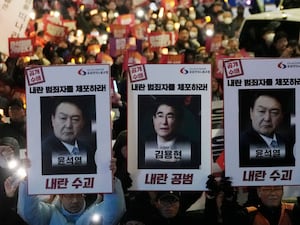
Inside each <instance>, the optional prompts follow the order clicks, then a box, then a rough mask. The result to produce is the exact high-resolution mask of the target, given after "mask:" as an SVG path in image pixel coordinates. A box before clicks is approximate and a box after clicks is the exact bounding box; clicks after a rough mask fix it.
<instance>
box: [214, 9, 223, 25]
mask: <svg viewBox="0 0 300 225" xmlns="http://www.w3.org/2000/svg"><path fill="white" fill-rule="evenodd" d="M223 14H224V11H223V10H222V11H218V12H217V13H216V17H217V20H216V21H215V23H224V16H223Z"/></svg>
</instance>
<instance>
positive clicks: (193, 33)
mask: <svg viewBox="0 0 300 225" xmlns="http://www.w3.org/2000/svg"><path fill="white" fill-rule="evenodd" d="M197 36H198V34H197V32H192V31H191V32H190V38H196V37H197Z"/></svg>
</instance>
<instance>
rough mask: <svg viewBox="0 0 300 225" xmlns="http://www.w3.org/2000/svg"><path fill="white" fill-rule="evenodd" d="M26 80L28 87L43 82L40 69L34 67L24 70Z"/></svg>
mask: <svg viewBox="0 0 300 225" xmlns="http://www.w3.org/2000/svg"><path fill="white" fill-rule="evenodd" d="M26 78H27V82H28V84H29V85H34V84H39V83H43V82H45V78H44V74H43V69H42V67H34V68H30V69H27V70H26Z"/></svg>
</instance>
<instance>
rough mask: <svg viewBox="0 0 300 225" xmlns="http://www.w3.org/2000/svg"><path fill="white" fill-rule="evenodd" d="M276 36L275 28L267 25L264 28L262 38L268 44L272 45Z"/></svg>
mask: <svg viewBox="0 0 300 225" xmlns="http://www.w3.org/2000/svg"><path fill="white" fill-rule="evenodd" d="M274 36H275V32H274V29H273V28H271V27H269V26H267V27H265V28H263V29H262V39H263V40H264V41H265V43H266V45H267V46H270V45H271V44H272V43H273V40H274Z"/></svg>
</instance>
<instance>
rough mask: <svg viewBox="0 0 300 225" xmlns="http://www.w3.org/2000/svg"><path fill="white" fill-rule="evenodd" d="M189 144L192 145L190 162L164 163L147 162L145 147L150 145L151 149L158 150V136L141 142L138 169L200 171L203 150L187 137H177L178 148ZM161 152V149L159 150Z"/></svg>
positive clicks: (176, 144) (175, 145)
mask: <svg viewBox="0 0 300 225" xmlns="http://www.w3.org/2000/svg"><path fill="white" fill-rule="evenodd" d="M184 143H189V144H190V145H191V159H190V160H179V161H176V162H164V161H159V160H155V161H146V160H145V151H147V149H145V145H146V144H147V145H148V146H149V145H150V146H151V148H153V149H155V148H157V149H158V145H157V141H156V136H152V137H150V138H148V139H147V141H140V143H139V149H138V168H139V169H198V168H199V166H200V165H201V149H200V145H199V144H196V143H193V142H192V141H190V140H188V139H187V138H186V137H183V136H177V138H176V141H175V143H174V147H175V148H176V147H177V146H178V145H181V144H184ZM158 150H159V149H158Z"/></svg>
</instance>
